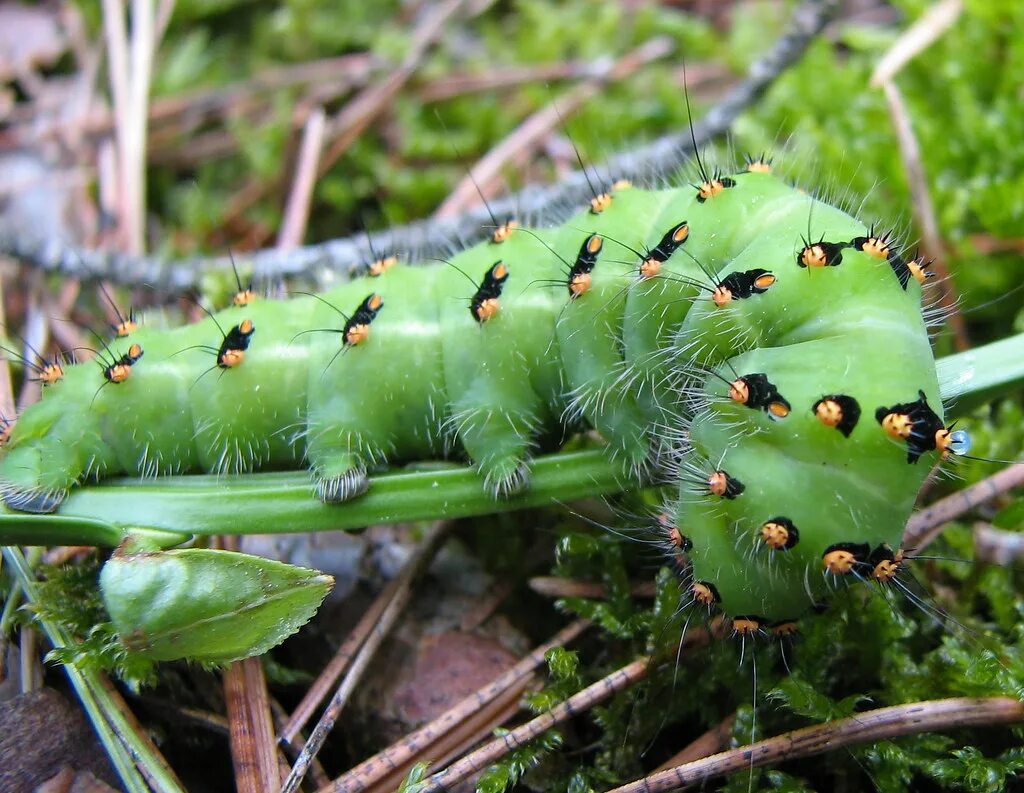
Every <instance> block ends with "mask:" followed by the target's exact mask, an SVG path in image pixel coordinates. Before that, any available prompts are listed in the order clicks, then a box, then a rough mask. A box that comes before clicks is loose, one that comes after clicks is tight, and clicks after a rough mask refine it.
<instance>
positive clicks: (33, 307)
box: [17, 276, 50, 413]
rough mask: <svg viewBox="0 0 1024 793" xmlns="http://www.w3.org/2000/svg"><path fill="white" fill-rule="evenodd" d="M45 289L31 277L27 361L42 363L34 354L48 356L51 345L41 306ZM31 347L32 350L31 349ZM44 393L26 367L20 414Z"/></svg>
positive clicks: (26, 331) (26, 310) (19, 398)
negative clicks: (41, 294)
mask: <svg viewBox="0 0 1024 793" xmlns="http://www.w3.org/2000/svg"><path fill="white" fill-rule="evenodd" d="M42 289H43V284H42V281H41V280H40V279H39V278H36V277H34V276H31V277H30V278H29V279H28V285H27V289H26V291H27V293H28V295H27V302H26V306H25V327H24V329H23V330H22V334H23V337H24V339H25V341H26V342H27V344H25V345H23V347H24V349H23V350H22V355H23V356H24V359H25V360H26V361H32V362H33V363H36V364H38V363H40V361H38V360H37V358H38V356H37V355H36V354H35V352H33V350H37V351H38V352H39V354H40V355H46V348H47V346H48V345H49V343H50V322H49V319H48V318H47V316H46V312H45V311H44V310H43V309H42V307H41V306H40V305H39V300H40V299H39V294H40V292H41V291H42ZM30 346H31V348H32V349H29V347H30ZM41 393H42V385H41V384H40V382H39V378H37V377H36V376H35V373H34V372H32V371H31V367H30V366H27V365H26V366H25V377H24V379H23V381H22V384H21V391H20V392H19V393H18V402H17V406H18V413H21V411H22V410H24V409H25V408H26V407H28V406H29V405H31V404H32V403H33V402H36V401H37V400H38V399H39V396H40V394H41Z"/></svg>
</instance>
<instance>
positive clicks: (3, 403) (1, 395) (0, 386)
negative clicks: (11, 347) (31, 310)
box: [0, 279, 17, 421]
mask: <svg viewBox="0 0 1024 793" xmlns="http://www.w3.org/2000/svg"><path fill="white" fill-rule="evenodd" d="M6 327H7V308H6V304H5V302H4V285H3V279H0V328H6ZM16 416H17V413H16V412H15V409H14V383H13V381H12V380H11V364H10V362H9V361H8V360H7V356H6V355H0V417H2V418H4V419H5V420H7V421H14V419H15V417H16Z"/></svg>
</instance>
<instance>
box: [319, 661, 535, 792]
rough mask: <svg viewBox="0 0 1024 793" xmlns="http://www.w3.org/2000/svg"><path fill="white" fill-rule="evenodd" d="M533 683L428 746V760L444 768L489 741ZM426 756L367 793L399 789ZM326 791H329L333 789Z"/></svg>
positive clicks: (528, 681)
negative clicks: (415, 766) (473, 747)
mask: <svg viewBox="0 0 1024 793" xmlns="http://www.w3.org/2000/svg"><path fill="white" fill-rule="evenodd" d="M532 682H533V679H532V678H528V679H526V680H524V681H522V683H520V684H517V685H516V686H514V687H513V688H510V689H509V690H508V691H506V692H505V693H503V694H501V695H500V696H499V697H498V698H497V699H495V700H493V701H492V702H489V703H488V704H486V705H484V706H483V707H482V708H480V710H477V711H475V712H473V713H472V714H471V715H469V716H467V717H466V718H465V719H464V720H463V721H462V722H460V723H459V724H458V725H456V727H455V729H453V730H452V731H451V732H449V733H447V734H446V735H444V736H442V738H441V740H439V741H438V742H437V743H436V744H431V746H430V747H429V752H430V754H429V758H430V759H431V760H433V761H434V762H435V763H437V764H438V765H439V766H441V767H443V766H444V764H445V763H447V762H448V761H450V760H453V759H454V758H456V757H458V756H459V755H460V754H462V753H463V752H465V751H466V750H467V749H469V748H470V747H472V746H476V745H477V744H479V743H480V742H481V741H483V740H486V739H489V738H490V737H491V736H492V735H494V730H495V729H497V728H498V727H500V726H501V725H502V724H504V723H505V722H507V721H508V720H509V719H511V718H512V717H513V716H515V715H516V714H517V713H518V712H519V710H520V708H521V703H520V699H521V698H522V695H523V691H525V690H526V689H527V688H528V687H529V686H530V684H531V683H532ZM426 757H428V755H426V754H422V755H420V757H417V758H413V760H412V761H411V762H410V763H408V764H407V765H404V766H400V767H398V768H396V769H394V770H393V771H392V772H391V773H389V774H388V775H387V776H385V777H384V778H382V779H381V780H380V781H379V782H377V783H376V784H374V785H372V786H370V787H368V788H366V791H365V793H395V791H396V790H397V789H398V786H399V785H401V784H402V780H403V779H405V777H406V776H408V774H409V771H410V770H411V768H412V766H413V764H414V763H416V762H417V761H419V760H420V759H423V758H426ZM327 789H328V790H329V789H330V788H327ZM318 793H323V791H322V790H321V791H318Z"/></svg>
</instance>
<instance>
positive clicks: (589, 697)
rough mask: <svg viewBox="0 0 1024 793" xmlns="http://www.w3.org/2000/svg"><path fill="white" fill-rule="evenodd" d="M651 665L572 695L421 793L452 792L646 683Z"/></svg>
mask: <svg viewBox="0 0 1024 793" xmlns="http://www.w3.org/2000/svg"><path fill="white" fill-rule="evenodd" d="M650 666H651V659H650V658H647V657H644V658H638V659H637V660H636V661H633V663H631V664H627V665H626V666H624V667H622V668H621V669H617V670H616V671H614V672H612V673H611V674H610V675H608V676H607V677H603V678H601V679H600V680H598V681H597V682H596V683H594V684H593V685H591V686H588V687H587V688H585V689H583V690H582V691H580V692H579V693H578V694H573V695H572V696H571V697H569V699H567V700H566V701H565V702H563V703H561V704H560V705H556V706H555V707H554V708H552V709H551V710H549V711H548V712H547V713H544V714H542V715H540V716H538V717H537V718H535V719H532V720H531V721H528V722H526V724H523V725H521V726H519V727H516V728H515V729H514V730H512V731H511V732H509V733H508V734H507V735H503V736H501V737H500V738H496V739H495V740H493V741H491V742H490V743H487V744H484V746H482V747H481V748H479V749H477V750H476V751H475V752H473V753H472V754H470V755H467V756H466V757H464V758H462V759H461V760H459V761H458V762H456V763H453V764H452V765H450V766H448V768H446V769H445V770H443V771H441V772H440V773H437V774H434V775H433V776H431V777H430V778H429V779H428V780H427V781H426V782H425V784H424V786H423V787H422V788H421V789H420V791H419V793H440V792H441V791H444V790H449V789H451V788H452V787H454V786H455V785H457V784H458V783H459V782H461V781H463V780H464V779H467V778H469V776H470V775H472V774H475V773H476V772H477V771H482V770H483V769H485V768H486V767H487V766H489V765H491V764H492V763H494V762H495V761H496V760H498V759H500V758H501V757H503V756H505V755H506V754H508V753H509V752H511V751H512V750H513V749H516V748H518V747H520V746H522V745H523V744H524V743H527V742H529V741H532V740H533V739H534V738H536V737H538V736H539V735H541V734H542V733H544V732H546V731H547V730H550V729H551V728H552V727H554V726H555V725H557V724H561V723H562V722H563V721H566V720H567V719H569V718H570V717H572V716H573V715H575V714H576V713H579V712H580V711H583V710H587V709H589V708H592V707H593V706H594V705H597V704H598V703H600V702H604V701H605V700H606V699H608V698H609V697H611V696H612V695H614V694H617V693H618V692H620V691H622V690H624V689H626V688H628V687H629V686H631V685H633V684H634V683H637V682H639V681H640V680H643V679H644V678H645V677H647V673H648V671H650Z"/></svg>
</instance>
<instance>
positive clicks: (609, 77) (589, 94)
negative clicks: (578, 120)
mask: <svg viewBox="0 0 1024 793" xmlns="http://www.w3.org/2000/svg"><path fill="white" fill-rule="evenodd" d="M673 47H674V44H673V42H672V39H670V38H668V37H667V36H658V37H656V38H653V39H650V40H649V41H646V42H644V43H643V44H641V45H640V46H639V47H637V48H636V49H634V50H633V51H632V52H629V53H627V54H626V55H624V56H623V57H622V58H620V59H619V60H618V61H616V62H615V64H614V65H612V66H610V67H609V68H608V69H607V71H605V72H604V73H603V74H600V75H597V76H595V77H592V78H590V79H588V80H585V81H583V82H582V83H580V84H579V85H577V86H575V87H574V88H572V89H571V90H569V91H568V92H567V93H565V94H563V95H562V96H561V97H559V98H558V99H556V100H555V101H553V102H551V103H550V104H549V105H548V106H547V107H545V108H543V109H541V110H539V111H538V112H536V113H534V114H533V115H532V116H530V117H529V118H527V119H526V120H524V121H523V122H522V123H520V124H519V126H518V127H516V128H515V129H514V130H512V132H510V133H509V134H508V135H506V136H505V138H504V139H502V140H501V141H500V142H499V143H498V144H497V145H496V146H494V147H493V148H492V149H491V150H490V151H489V152H487V154H486V155H484V157H483V158H482V159H481V160H480V161H479V162H477V164H476V165H474V166H473V168H472V170H470V172H469V174H468V175H467V176H466V178H465V179H463V180H462V181H461V182H459V184H458V185H457V186H456V187H455V189H454V190H453V191H452V192H451V194H449V196H448V197H447V198H446V199H445V200H444V202H443V203H442V204H441V206H439V207H438V208H437V211H436V212H434V217H435V218H436V219H439V220H440V219H444V218H451V217H454V216H455V215H457V214H459V213H460V212H465V211H466V210H468V209H470V208H471V207H473V206H476V205H478V204H479V203H480V200H481V197H480V193H483V196H484V198H490V197H492V196H493V195H494V194H495V193H496V191H497V189H498V187H499V183H500V181H501V180H500V177H501V170H502V168H504V167H505V166H506V165H508V164H509V163H510V162H512V161H513V160H515V159H517V158H519V157H522V156H523V155H524V154H525V153H527V152H529V151H532V150H533V149H534V148H535V147H536V146H537V145H538V144H539V143H540V141H542V140H543V139H544V138H545V137H547V136H548V135H549V134H550V133H551V130H553V129H555V128H557V127H558V126H559V125H560V124H563V123H565V119H567V118H569V117H571V116H572V115H574V114H575V113H576V112H577V111H578V110H579V109H580V108H581V107H583V105H585V104H586V103H587V101H589V100H590V99H591V98H593V97H594V96H596V95H597V94H598V93H599V92H600V91H601V90H602V89H603V88H604V87H605V86H606V85H608V84H609V83H614V82H618V81H619V80H623V79H625V78H627V77H629V76H630V75H632V74H634V73H635V72H636V71H638V70H639V69H641V68H642V67H643V66H645V65H647V64H648V63H651V62H653V61H656V60H659V59H661V58H664V57H665V56H666V55H668V54H669V53H671V52H672V49H673Z"/></svg>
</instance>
